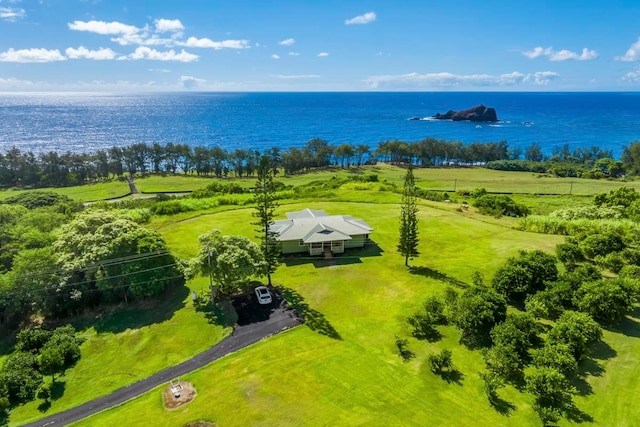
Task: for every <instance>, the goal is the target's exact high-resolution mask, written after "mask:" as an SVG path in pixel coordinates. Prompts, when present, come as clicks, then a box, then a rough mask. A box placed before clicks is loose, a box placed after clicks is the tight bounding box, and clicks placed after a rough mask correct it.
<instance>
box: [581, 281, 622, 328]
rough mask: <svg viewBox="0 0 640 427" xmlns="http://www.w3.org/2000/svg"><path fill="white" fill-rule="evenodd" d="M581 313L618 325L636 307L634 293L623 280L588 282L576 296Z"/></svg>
mask: <svg viewBox="0 0 640 427" xmlns="http://www.w3.org/2000/svg"><path fill="white" fill-rule="evenodd" d="M575 301H576V305H577V306H578V309H579V310H580V311H584V312H586V313H589V314H590V315H591V316H593V318H594V319H597V320H601V321H603V322H605V323H607V324H610V325H611V324H615V323H618V322H619V321H620V320H622V318H623V317H624V316H625V315H626V314H627V313H629V312H630V311H631V310H632V309H633V306H634V302H635V299H634V291H633V289H632V288H630V287H629V286H628V285H627V284H626V282H625V281H624V280H623V279H614V280H610V279H601V280H598V281H595V282H586V283H583V284H582V286H580V288H579V289H578V291H577V292H576V295H575Z"/></svg>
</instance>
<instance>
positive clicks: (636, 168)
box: [622, 141, 640, 175]
mask: <svg viewBox="0 0 640 427" xmlns="http://www.w3.org/2000/svg"><path fill="white" fill-rule="evenodd" d="M622 166H623V167H624V170H625V171H626V172H627V174H629V175H640V141H634V142H632V143H631V145H629V146H628V147H627V146H625V147H623V149H622Z"/></svg>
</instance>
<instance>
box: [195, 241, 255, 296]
mask: <svg viewBox="0 0 640 427" xmlns="http://www.w3.org/2000/svg"><path fill="white" fill-rule="evenodd" d="M198 240H199V242H200V251H199V252H198V255H197V256H196V258H195V259H194V261H193V263H194V266H195V268H196V271H197V272H199V273H200V274H202V275H205V276H206V275H209V274H210V275H211V277H212V278H213V279H214V280H215V281H216V283H217V284H219V285H220V290H221V291H222V293H224V294H227V295H230V294H232V293H234V292H236V291H238V290H239V288H240V286H241V285H242V284H243V283H244V282H246V281H247V280H248V279H249V278H250V277H251V276H258V275H261V274H263V273H264V271H265V263H266V261H265V260H264V256H263V255H262V251H261V250H260V247H259V246H258V245H256V244H255V243H253V242H252V241H251V240H249V239H247V238H246V237H244V236H225V235H223V234H222V232H221V231H220V230H211V231H209V232H208V233H205V234H203V235H201V236H200V237H198Z"/></svg>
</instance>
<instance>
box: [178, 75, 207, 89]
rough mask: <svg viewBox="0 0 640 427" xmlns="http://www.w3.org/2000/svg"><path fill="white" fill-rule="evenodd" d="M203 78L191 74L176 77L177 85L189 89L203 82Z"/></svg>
mask: <svg viewBox="0 0 640 427" xmlns="http://www.w3.org/2000/svg"><path fill="white" fill-rule="evenodd" d="M205 82H206V80H205V79H198V78H196V77H193V76H180V78H179V79H178V85H179V86H181V87H183V88H185V89H191V88H194V87H197V86H200V85H201V84H202V83H205Z"/></svg>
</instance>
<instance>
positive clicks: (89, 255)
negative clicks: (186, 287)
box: [0, 205, 184, 328]
mask: <svg viewBox="0 0 640 427" xmlns="http://www.w3.org/2000/svg"><path fill="white" fill-rule="evenodd" d="M50 209H51V208H47V207H45V208H39V209H33V210H27V209H26V208H23V207H22V206H18V205H16V206H13V205H0V215H4V218H5V219H7V221H6V222H4V221H3V222H2V225H0V239H4V242H6V246H5V245H3V246H2V250H0V255H2V256H3V260H4V265H5V268H6V270H7V272H6V273H4V274H0V326H2V327H8V328H12V327H15V326H16V325H18V324H19V323H20V322H21V321H22V320H25V319H28V318H29V316H31V315H32V314H36V313H38V314H40V315H43V316H45V317H54V318H60V317H66V316H71V315H76V314H78V313H80V312H81V311H82V310H84V309H86V308H91V307H95V306H97V305H100V304H105V303H106V304H111V303H115V302H120V301H124V302H127V301H129V300H132V299H141V298H147V297H151V296H155V295H159V294H160V293H161V292H162V291H163V290H164V289H165V288H166V287H167V286H169V285H174V284H181V283H184V273H183V269H182V266H181V265H180V263H179V261H178V260H177V259H176V258H175V257H174V256H173V255H172V254H171V253H170V252H169V251H168V249H167V246H166V243H165V242H164V240H163V239H162V237H161V236H160V235H159V234H158V233H156V232H155V231H152V230H149V229H146V228H143V227H141V226H139V225H138V224H136V223H135V222H133V221H132V220H131V219H128V218H127V217H122V216H119V215H117V214H115V213H113V212H107V211H100V210H89V211H85V212H82V213H79V214H77V215H76V217H75V218H74V219H73V220H71V221H69V219H70V218H69V217H68V216H65V215H63V214H54V213H53V212H51V211H50Z"/></svg>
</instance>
